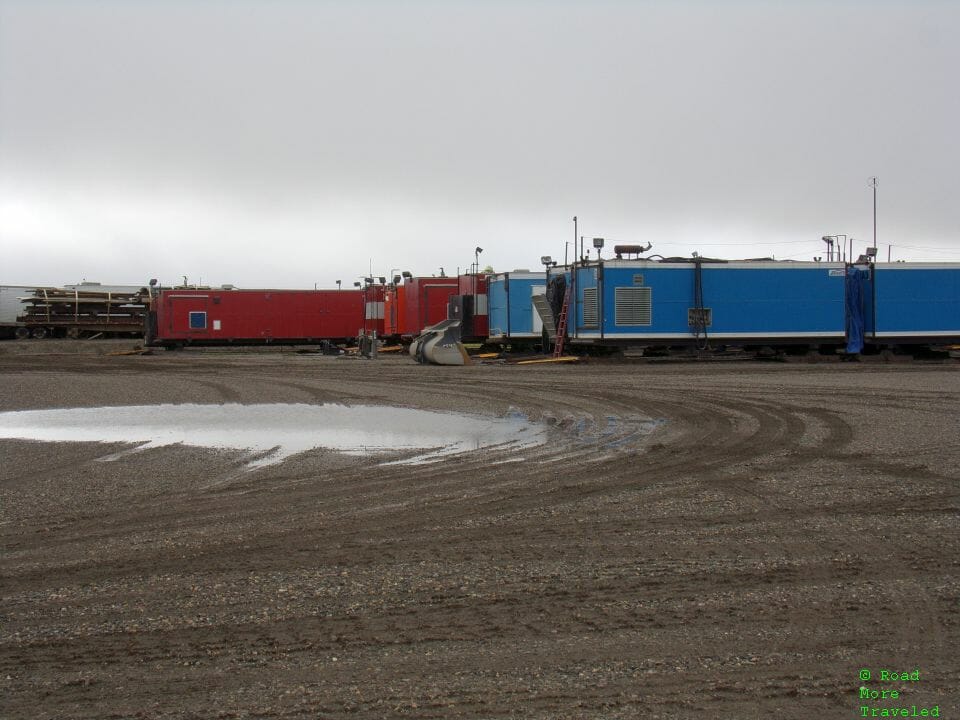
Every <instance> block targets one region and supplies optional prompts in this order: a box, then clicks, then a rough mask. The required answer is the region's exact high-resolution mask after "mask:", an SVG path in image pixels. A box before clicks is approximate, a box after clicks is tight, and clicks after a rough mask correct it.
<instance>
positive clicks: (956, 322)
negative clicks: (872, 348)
mask: <svg viewBox="0 0 960 720" xmlns="http://www.w3.org/2000/svg"><path fill="white" fill-rule="evenodd" d="M870 270H872V272H871V271H870ZM862 282H863V293H862V294H863V308H864V317H863V325H864V336H865V340H866V342H867V343H876V344H892V343H932V344H937V343H949V342H958V341H960V264H957V263H924V262H912V263H883V264H877V265H875V266H873V268H872V269H868V270H867V271H866V272H864V273H862Z"/></svg>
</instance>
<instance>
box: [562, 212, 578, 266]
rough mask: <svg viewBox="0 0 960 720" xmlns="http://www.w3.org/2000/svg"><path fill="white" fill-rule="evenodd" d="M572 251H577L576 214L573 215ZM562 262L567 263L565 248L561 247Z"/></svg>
mask: <svg viewBox="0 0 960 720" xmlns="http://www.w3.org/2000/svg"><path fill="white" fill-rule="evenodd" d="M573 252H574V253H576V252H577V216H576V215H574V216H573ZM563 264H564V265H566V264H567V249H566V248H564V249H563Z"/></svg>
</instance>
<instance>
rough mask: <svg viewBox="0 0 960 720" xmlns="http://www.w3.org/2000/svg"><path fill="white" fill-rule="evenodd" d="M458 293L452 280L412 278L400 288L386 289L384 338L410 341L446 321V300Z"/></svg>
mask: <svg viewBox="0 0 960 720" xmlns="http://www.w3.org/2000/svg"><path fill="white" fill-rule="evenodd" d="M457 292H459V282H458V279H457V278H455V277H412V278H407V279H406V281H405V282H404V283H403V285H399V286H397V287H395V288H390V289H387V291H386V301H385V303H384V313H383V314H384V316H385V317H384V332H385V334H386V335H388V336H399V337H402V338H413V337H416V336H417V335H419V334H420V333H421V331H422V330H423V329H424V328H426V327H430V326H431V325H436V324H437V323H438V322H442V321H443V320H446V319H447V305H448V303H449V301H450V296H452V295H456V294H457Z"/></svg>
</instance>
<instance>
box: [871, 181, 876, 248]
mask: <svg viewBox="0 0 960 720" xmlns="http://www.w3.org/2000/svg"><path fill="white" fill-rule="evenodd" d="M870 187H872V188H873V246H874V247H876V246H877V178H875V177H872V178H870Z"/></svg>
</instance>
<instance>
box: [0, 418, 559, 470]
mask: <svg viewBox="0 0 960 720" xmlns="http://www.w3.org/2000/svg"><path fill="white" fill-rule="evenodd" d="M0 438H20V439H25V440H42V441H48V442H64V441H75V442H125V443H136V444H137V447H134V448H130V449H128V450H124V451H123V452H120V453H114V454H111V455H107V456H105V457H103V458H100V459H101V460H105V461H109V460H115V459H117V458H118V457H122V456H124V455H127V454H129V453H131V452H139V451H141V450H145V449H147V448H153V447H163V446H166V445H176V444H183V445H192V446H196V447H207V448H230V449H245V450H249V451H250V452H251V454H252V455H253V459H252V460H251V461H250V462H249V463H248V466H249V467H258V466H263V465H270V464H273V463H277V462H279V461H281V460H283V459H284V458H287V457H290V456H291V455H296V454H297V453H301V452H305V451H307V450H312V449H314V448H321V447H322V448H328V449H331V450H336V451H338V452H342V453H346V454H349V455H367V454H372V453H386V452H396V451H411V452H415V451H417V450H429V452H427V453H422V454H419V455H416V456H414V457H410V458H404V459H402V460H398V461H394V463H391V464H418V463H425V462H431V461H434V460H439V459H441V458H443V457H446V456H448V455H452V454H455V453H462V452H467V451H470V450H479V449H481V448H492V447H506V448H510V449H522V448H529V447H533V446H536V445H542V444H543V443H545V442H546V441H547V428H546V426H545V425H543V424H541V423H532V422H530V421H529V420H528V419H527V418H526V417H525V416H523V415H521V414H519V413H511V414H509V415H507V416H506V417H502V418H495V417H482V416H477V415H463V414H459V413H443V412H431V411H428V410H414V409H412V408H397V407H385V406H371V405H304V404H270V405H238V404H227V405H137V406H124V407H98V408H69V409H58V410H25V411H20V412H6V413H0Z"/></svg>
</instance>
